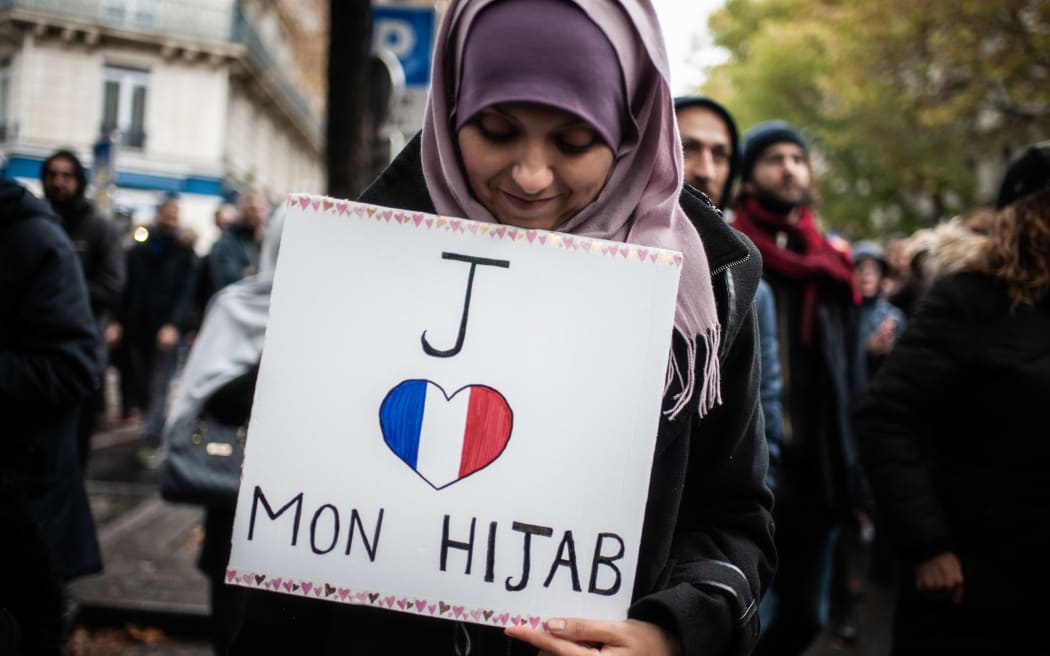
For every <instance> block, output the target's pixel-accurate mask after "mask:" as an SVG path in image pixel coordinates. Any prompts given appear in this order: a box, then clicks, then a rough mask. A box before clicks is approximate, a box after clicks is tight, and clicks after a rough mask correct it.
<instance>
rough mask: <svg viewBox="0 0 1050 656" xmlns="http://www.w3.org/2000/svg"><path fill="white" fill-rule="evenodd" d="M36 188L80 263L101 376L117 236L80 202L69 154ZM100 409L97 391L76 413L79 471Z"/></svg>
mask: <svg viewBox="0 0 1050 656" xmlns="http://www.w3.org/2000/svg"><path fill="white" fill-rule="evenodd" d="M40 182H41V183H42V184H43V186H44V197H45V198H46V199H47V201H48V202H49V203H50V204H51V209H52V210H54V212H55V214H57V215H58V216H59V217H60V218H61V219H62V228H63V229H64V230H65V231H66V234H67V235H69V239H70V240H71V241H72V242H73V247H74V248H75V249H76V251H77V255H78V256H79V257H80V266H81V268H82V270H83V272H84V279H85V281H86V282H87V288H88V296H89V298H90V301H91V313H92V314H93V315H94V318H95V327H96V328H97V330H98V334H99V341H98V344H97V345H96V347H95V351H96V359H97V360H98V364H99V371H100V372H102V371H104V370H105V366H106V352H107V349H106V345H105V343H104V341H103V340H102V339H101V337H102V336H103V335H105V334H106V326H107V325H108V324H109V320H110V318H111V317H112V316H113V310H114V309H115V308H116V306H117V303H119V302H120V294H121V292H122V291H123V289H124V250H123V249H122V248H121V246H120V235H119V234H117V231H116V229H115V228H114V226H113V225H112V224H111V223H110V222H108V221H106V220H105V219H103V218H101V217H99V216H97V215H96V214H95V208H94V207H93V206H92V205H91V203H90V202H88V200H87V199H86V198H85V197H84V191H85V189H86V188H87V175H86V173H85V172H84V167H83V166H82V165H81V164H80V160H79V159H77V156H76V155H74V154H73V153H72V152H71V151H68V150H59V151H57V152H55V153H54V154H52V155H51V156H50V157H48V158H47V159H46V160H44V164H43V166H41V167H40ZM101 407H102V394H101V388H100V391H99V393H98V394H96V395H95V397H94V398H92V399H88V400H87V401H86V402H85V403H84V405H83V407H82V408H81V410H80V417H79V422H78V424H79V425H78V428H77V447H78V448H79V453H80V465H81V469H83V468H84V466H85V465H86V464H87V457H88V453H89V451H90V440H91V434H92V433H93V432H94V429H95V419H96V418H97V415H98V411H99V410H100V409H101Z"/></svg>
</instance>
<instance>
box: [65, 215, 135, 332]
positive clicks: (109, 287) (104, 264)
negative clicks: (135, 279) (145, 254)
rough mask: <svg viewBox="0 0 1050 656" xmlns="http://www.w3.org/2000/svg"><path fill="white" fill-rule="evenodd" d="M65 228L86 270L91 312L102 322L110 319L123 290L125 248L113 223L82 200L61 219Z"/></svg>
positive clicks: (85, 276) (85, 277)
mask: <svg viewBox="0 0 1050 656" xmlns="http://www.w3.org/2000/svg"><path fill="white" fill-rule="evenodd" d="M62 227H63V229H65V231H66V234H67V235H69V239H70V241H72V242H73V248H75V249H76V251H77V255H78V256H79V257H80V264H81V266H83V268H84V279H85V281H86V282H87V288H88V297H89V298H90V300H91V311H92V312H93V313H94V315H95V318H96V319H98V320H99V321H100V322H101V321H105V320H106V319H108V318H109V317H110V316H111V315H112V313H113V310H114V309H116V307H117V305H118V304H119V303H120V295H121V293H122V292H123V291H124V267H125V262H124V260H125V257H124V249H123V248H122V247H121V244H120V235H119V234H118V233H117V230H116V228H115V227H114V226H113V224H112V223H110V222H109V221H106V220H105V219H103V218H101V217H99V216H97V215H96V214H95V211H94V208H93V207H92V205H91V203H89V202H87V201H86V200H84V199H83V198H81V199H79V201H78V202H76V203H75V204H73V206H72V207H71V208H70V209H69V211H68V212H67V213H66V215H64V216H62Z"/></svg>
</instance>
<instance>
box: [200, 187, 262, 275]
mask: <svg viewBox="0 0 1050 656" xmlns="http://www.w3.org/2000/svg"><path fill="white" fill-rule="evenodd" d="M268 211H269V210H268V208H267V205H266V199H265V198H264V197H263V195H262V194H261V193H259V192H258V191H254V190H249V191H246V192H244V193H242V194H241V197H240V198H239V199H238V200H237V221H236V222H235V223H233V224H231V225H230V226H229V227H228V228H226V230H225V231H223V233H222V235H221V236H220V237H219V239H218V241H216V242H215V245H214V246H212V247H211V252H210V253H208V258H207V259H208V267H209V273H210V275H211V284H212V291H213V292H217V291H219V290H220V289H222V288H223V287H225V286H226V285H229V284H230V283H233V282H237V281H238V280H240V279H241V278H244V277H245V276H250V275H253V274H254V273H255V272H256V271H258V270H259V248H260V246H261V245H262V238H263V229H264V228H265V225H266V214H267V212H268Z"/></svg>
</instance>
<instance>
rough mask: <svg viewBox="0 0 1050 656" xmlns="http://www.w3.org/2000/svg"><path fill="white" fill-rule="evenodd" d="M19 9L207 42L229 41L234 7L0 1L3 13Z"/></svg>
mask: <svg viewBox="0 0 1050 656" xmlns="http://www.w3.org/2000/svg"><path fill="white" fill-rule="evenodd" d="M11 8H19V9H26V10H30V11H37V12H41V13H46V14H53V15H56V16H61V17H63V18H72V19H76V20H81V21H85V22H93V23H101V24H103V25H111V26H114V27H127V28H131V29H135V30H141V31H145V32H152V33H156V34H169V35H181V36H187V37H191V38H195V39H203V40H207V41H229V40H230V35H231V33H232V30H233V3H232V2H230V3H229V4H221V3H215V2H200V1H194V0H0V11H2V10H4V9H11Z"/></svg>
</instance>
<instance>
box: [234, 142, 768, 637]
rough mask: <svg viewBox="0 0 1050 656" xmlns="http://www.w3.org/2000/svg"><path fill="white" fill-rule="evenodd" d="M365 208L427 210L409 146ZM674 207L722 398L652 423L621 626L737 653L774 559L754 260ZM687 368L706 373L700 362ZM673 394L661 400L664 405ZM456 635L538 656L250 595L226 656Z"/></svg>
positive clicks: (703, 212) (699, 217) (415, 623)
mask: <svg viewBox="0 0 1050 656" xmlns="http://www.w3.org/2000/svg"><path fill="white" fill-rule="evenodd" d="M362 201H364V202H368V203H375V204H379V205H385V206H393V207H398V208H402V209H410V210H416V211H423V212H431V213H432V212H434V206H433V203H432V202H431V200H430V197H429V194H428V193H427V190H426V185H425V183H424V180H423V174H422V168H421V163H420V157H419V139H418V137H417V138H416V139H415V140H414V141H413V142H411V143H410V144H409V145H408V146H407V147H406V148H405V149H404V150H403V151H402V153H401V154H400V155H399V156H398V157H397V159H396V160H395V161H394V162H393V163H392V164H391V165H390V167H388V168H387V170H386V171H385V172H384V173H383V174H382V175H381V176H380V178H379V179H378V180H377V181H376V182H375V183H374V184H373V185H372V186H371V187H370V188H369V189H368V190H367V191H366V192H365V194H364V196H363V197H362ZM681 203H682V206H683V207H684V208H685V209H686V212H687V213H688V214H690V216H691V218H693V220H694V223H695V224H697V225H698V226H699V231H700V235H701V237H702V239H703V242H704V246H705V249H706V251H707V256H708V259H709V263H710V267H711V271H712V273H713V283H714V288H715V297H716V301H717V305H718V315H719V319H720V322H721V326H722V338H721V345H722V346H721V352H720V353H719V358H720V360H721V371H722V398H723V400H724V402H723V404H722V405H720V406H717V407H716V408H714V409H713V410H711V411H710V412H709V413H708V415H707V416H706V417H705V418H704V419H703V420H701V419H699V418H698V416H697V414H696V407H697V401H696V399H695V398H694V399H693V400H692V401H691V402H690V404H689V406H688V408H687V409H686V410H685V411H683V412H682V414H681V415H680V416H679V417H678V418H677V419H676V420H674V421H669V420H668V419H667V418H666V417H663V418H662V419H661V421H660V427H659V432H658V435H657V444H656V452H655V457H654V462H653V469H652V477H651V482H650V489H649V498H648V503H647V508H646V513H645V523H644V526H643V530H642V543H641V549H640V554H639V565H638V571H637V575H636V579H635V590H634V603H633V605H632V606H631V609H630V616H631V617H632V618H636V619H641V620H647V621H650V622H654V623H656V624H659V625H661V626H663V627H665V628H666V629H668V630H669V631H670V632H672V633H673V634H675V635H677V636H678V637H679V638H680V640H681V642H682V645H683V647H684V651H683V653H684V654H686V655H688V656H693V655H700V654H703V655H705V656H708V655H716V654H745V653H748V652H749V651H750V649H751V648H752V647H753V646H754V643H755V641H756V640H757V638H758V600H759V598H760V596H761V594H762V591H763V590H764V589H765V588H766V586H767V585H768V583H769V579H770V577H771V575H772V570H773V567H774V561H775V555H774V552H773V538H772V520H771V516H770V507H771V502H772V497H771V495H770V493H769V491H768V490H767V489H766V487H765V484H764V482H763V480H764V476H765V472H766V467H767V463H768V455H767V452H766V445H765V437H764V432H763V420H762V412H761V410H760V408H759V348H758V335H757V328H756V322H755V320H754V315H753V312H752V300H753V298H754V294H755V289H756V287H757V285H758V279H759V272H760V270H761V258H760V256H759V255H758V252H757V251H756V250H755V248H754V246H753V245H752V244H751V242H750V241H749V240H747V238H746V237H743V236H742V235H740V234H739V233H737V232H735V231H734V230H732V229H731V228H730V227H728V226H727V225H726V224H725V222H724V221H723V220H722V218H721V216H720V215H719V214H718V212H717V210H715V209H714V207H713V206H711V204H710V201H708V200H707V199H706V197H704V196H702V195H701V194H699V193H696V192H690V191H688V190H687V191H686V192H684V193H683V196H682V199H681ZM701 343H702V342H701ZM673 348H675V349H676V351H677V352H678V353H679V355H680V356H681V354H682V350H683V349H684V340H683V339H681V338H680V336H678V335H677V334H676V335H675V338H674V343H673ZM697 360H698V366H700V367H702V366H703V363H702V360H703V358H702V357H698V358H697ZM697 376H700V373H699V372H698V373H697ZM676 392H677V390H676V389H672V390H670V393H669V395H668V396H667V397H666V398H665V406H667V407H669V399H670V398H672V396H673V395H674V394H675V393H676ZM465 635H469V636H470V643H471V645H472V646H473V651H472V652H471V653H472V654H504V653H515V654H516V653H523V654H525V653H527V654H534V653H535V649H534V648H531V647H527V646H525V645H523V644H521V643H515V644H514V645H510V644H509V643H508V641H507V639H506V638H505V637H504V636H503V634H502V632H501V631H500V630H498V629H494V628H489V627H480V626H476V625H466V624H453V623H451V622H446V621H442V620H434V619H428V618H421V617H415V616H410V615H400V614H396V613H388V612H387V613H384V612H380V611H376V610H374V609H365V608H356V607H340V606H336V605H332V604H324V603H323V602H310V601H306V600H301V599H296V598H291V597H284V596H281V595H274V594H272V593H271V594H267V593H264V592H257V591H251V592H250V593H249V604H248V617H247V624H246V627H245V630H244V631H243V632H242V634H241V638H240V640H239V641H238V642H237V650H236V651H235V653H251V652H252V649H253V648H264V647H267V646H268V647H273V646H274V645H275V644H282V643H280V641H281V640H282V639H283V640H289V642H288V644H289V645H296V646H298V647H300V648H301V645H302V640H304V639H309V638H307V636H312V639H314V640H315V642H314V643H313V644H312V648H307V649H306V651H310V652H311V653H329V652H331V653H342V654H371V653H406V654H407V653H417V654H451V653H452V651H453V641H454V640H455V641H458V642H459V644H460V645H463V644H465V637H464V636H465ZM242 650H243V651H242Z"/></svg>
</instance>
